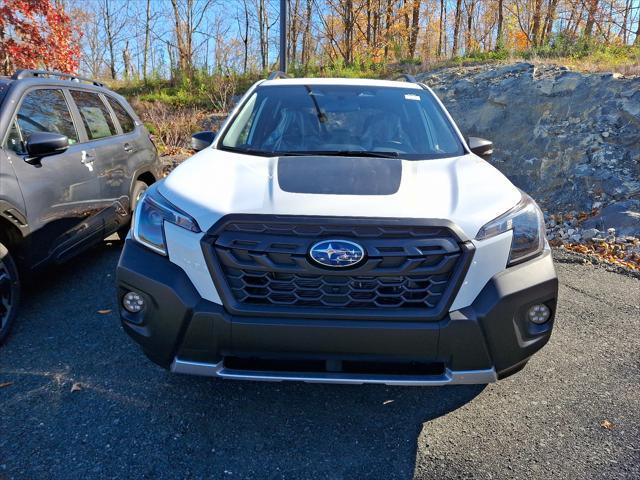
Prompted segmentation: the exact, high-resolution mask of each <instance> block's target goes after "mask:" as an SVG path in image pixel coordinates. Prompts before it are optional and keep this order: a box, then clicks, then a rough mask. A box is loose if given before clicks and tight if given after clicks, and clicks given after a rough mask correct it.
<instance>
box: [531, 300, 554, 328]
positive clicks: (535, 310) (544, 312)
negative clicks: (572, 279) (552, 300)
mask: <svg viewBox="0 0 640 480" xmlns="http://www.w3.org/2000/svg"><path fill="white" fill-rule="evenodd" d="M528 315H529V320H531V321H532V322H533V323H535V324H537V325H542V324H543V323H546V322H547V321H549V318H550V317H551V310H549V307H547V306H546V305H545V304H543V303H539V304H537V305H534V306H533V307H531V308H530V309H529V312H528Z"/></svg>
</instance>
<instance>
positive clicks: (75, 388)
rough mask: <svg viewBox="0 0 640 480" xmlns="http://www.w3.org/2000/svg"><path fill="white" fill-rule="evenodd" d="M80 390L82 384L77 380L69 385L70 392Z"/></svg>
mask: <svg viewBox="0 0 640 480" xmlns="http://www.w3.org/2000/svg"><path fill="white" fill-rule="evenodd" d="M80 390H82V385H80V384H79V383H78V382H76V383H74V384H73V385H71V391H72V392H79V391H80Z"/></svg>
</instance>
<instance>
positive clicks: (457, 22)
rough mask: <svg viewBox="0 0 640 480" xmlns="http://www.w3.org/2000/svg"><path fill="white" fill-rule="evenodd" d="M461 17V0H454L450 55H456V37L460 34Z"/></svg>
mask: <svg viewBox="0 0 640 480" xmlns="http://www.w3.org/2000/svg"><path fill="white" fill-rule="evenodd" d="M461 18H462V0H456V13H455V17H454V25H453V47H451V57H455V56H457V55H458V37H459V36H460V21H461Z"/></svg>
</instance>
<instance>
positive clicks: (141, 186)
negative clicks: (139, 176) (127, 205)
mask: <svg viewBox="0 0 640 480" xmlns="http://www.w3.org/2000/svg"><path fill="white" fill-rule="evenodd" d="M147 188H149V185H147V184H146V183H144V182H141V181H140V180H137V181H136V183H135V184H134V185H133V191H132V192H131V218H133V214H134V212H135V211H136V206H137V205H138V201H139V200H140V198H141V197H142V195H143V194H144V192H146V191H147ZM130 227H131V221H129V223H127V224H126V225H124V226H123V227H120V229H119V230H118V236H119V237H120V240H122V241H123V242H124V239H125V238H127V234H128V233H129V228H130Z"/></svg>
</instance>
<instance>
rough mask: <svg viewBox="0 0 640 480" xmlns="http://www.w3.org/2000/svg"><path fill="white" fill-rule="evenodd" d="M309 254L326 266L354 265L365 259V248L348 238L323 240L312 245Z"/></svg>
mask: <svg viewBox="0 0 640 480" xmlns="http://www.w3.org/2000/svg"><path fill="white" fill-rule="evenodd" d="M309 256H310V257H311V259H312V260H313V261H314V262H316V263H318V264H319V265H322V266H325V267H332V268H339V267H353V266H355V265H357V264H359V263H360V262H362V261H363V260H364V248H362V247H361V246H360V245H358V244H357V243H354V242H349V241H348V240H323V241H321V242H318V243H316V244H314V245H312V247H311V249H310V250H309Z"/></svg>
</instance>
